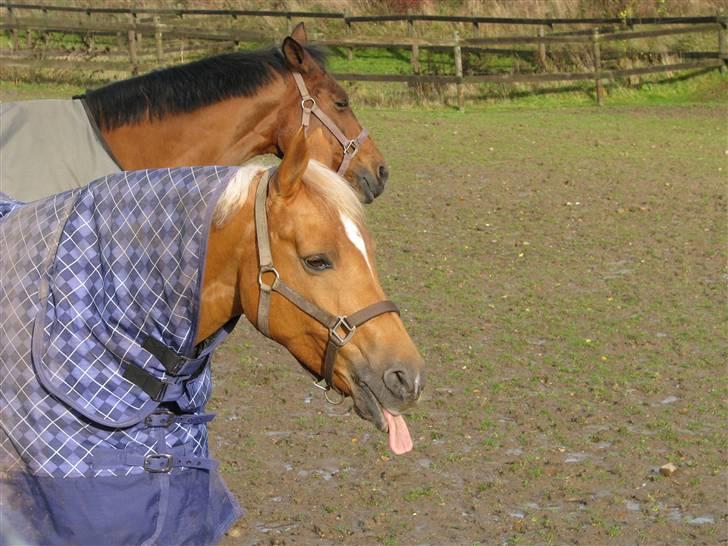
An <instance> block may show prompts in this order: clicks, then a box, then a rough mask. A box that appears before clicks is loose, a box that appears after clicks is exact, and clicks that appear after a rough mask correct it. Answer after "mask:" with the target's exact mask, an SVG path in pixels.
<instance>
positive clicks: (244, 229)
mask: <svg viewBox="0 0 728 546" xmlns="http://www.w3.org/2000/svg"><path fill="white" fill-rule="evenodd" d="M255 252H256V245H255V226H254V225H253V209H252V205H251V204H250V203H246V204H245V205H243V206H242V207H241V208H240V210H238V211H237V212H236V213H235V214H234V215H233V216H232V217H231V218H230V219H229V220H228V221H227V222H226V223H225V225H224V226H223V227H221V228H212V229H211V230H210V236H209V237H208V241H207V252H206V255H205V274H204V277H203V279H202V291H201V294H200V312H199V322H198V328H197V340H196V341H195V343H199V342H200V341H202V340H204V339H207V338H208V337H209V336H210V335H212V334H213V333H215V332H216V331H217V330H219V329H220V328H221V327H222V326H223V325H224V324H225V323H226V322H228V321H229V320H230V319H231V318H233V317H236V316H240V315H242V314H243V313H244V312H245V313H246V314H247V313H249V312H250V309H244V306H248V307H249V304H248V303H246V301H247V300H248V299H249V297H248V298H246V297H244V295H243V294H242V293H241V292H240V290H241V279H242V278H243V276H244V275H248V276H250V275H252V276H253V277H254V276H255V275H257V254H256V253H255ZM246 264H249V265H246ZM253 283H254V281H253ZM247 284H250V283H247Z"/></svg>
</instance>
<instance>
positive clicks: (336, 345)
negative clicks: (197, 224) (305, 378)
mask: <svg viewBox="0 0 728 546" xmlns="http://www.w3.org/2000/svg"><path fill="white" fill-rule="evenodd" d="M271 172H272V169H269V170H267V171H265V172H264V173H263V175H262V177H261V179H260V182H258V188H257V189H256V192H255V237H256V240H257V242H258V286H259V287H260V299H259V300H258V320H257V322H258V324H257V326H258V330H259V331H260V332H261V333H262V334H263V335H264V336H266V337H270V331H269V329H268V317H269V314H270V299H271V294H272V293H273V292H278V293H279V294H280V295H281V296H283V297H284V298H286V299H287V300H288V301H290V302H291V303H292V304H293V305H295V306H296V307H298V308H299V309H300V310H301V311H303V312H304V313H306V314H307V315H309V316H310V317H312V318H314V319H315V320H317V321H318V322H319V323H321V324H322V325H323V326H324V327H325V328H326V329H327V330H328V331H329V338H328V342H327V343H326V351H325V353H324V363H323V368H322V370H323V378H324V380H325V381H326V387H322V388H324V390H327V391H328V390H330V389H333V390H335V391H337V392H340V391H338V389H337V388H336V387H335V386H334V362H335V361H336V354H337V353H338V351H339V349H341V348H342V347H343V346H344V345H346V344H347V343H348V342H349V341H350V340H351V338H352V337H353V336H354V333H355V332H356V329H357V327H358V326H361V325H362V324H364V323H365V322H367V321H369V320H371V319H373V318H374V317H378V316H379V315H382V314H384V313H397V314H399V309H398V308H397V306H396V305H395V304H394V303H393V302H391V301H389V300H383V301H379V302H377V303H373V304H372V305H369V306H368V307H365V308H363V309H360V310H359V311H357V312H355V313H352V314H351V315H348V316H336V315H332V314H331V313H329V312H328V311H325V310H324V309H321V307H319V306H318V305H316V304H315V303H313V302H310V301H308V300H307V299H305V298H304V297H303V296H301V295H300V294H299V293H298V292H296V291H295V290H294V289H293V288H291V287H290V286H288V285H287V284H286V283H285V282H283V281H282V280H281V275H280V273H278V270H277V269H276V268H275V267H274V266H273V256H272V254H271V250H270V236H269V234H268V216H267V214H266V210H265V200H266V197H267V195H268V182H269V181H270V175H271ZM266 273H271V274H272V275H273V277H274V279H273V282H272V283H271V284H266V283H265V281H264V280H263V275H265V274H266ZM327 400H328V398H327ZM342 400H343V398H342Z"/></svg>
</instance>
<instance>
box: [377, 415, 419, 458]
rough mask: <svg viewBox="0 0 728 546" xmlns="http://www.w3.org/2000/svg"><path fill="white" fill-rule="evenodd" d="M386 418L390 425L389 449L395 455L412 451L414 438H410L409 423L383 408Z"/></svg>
mask: <svg viewBox="0 0 728 546" xmlns="http://www.w3.org/2000/svg"><path fill="white" fill-rule="evenodd" d="M382 413H384V418H385V419H386V420H387V424H388V425H389V449H391V450H392V452H393V453H394V454H395V455H402V454H404V453H407V452H408V451H411V450H412V438H411V437H410V433H409V430H408V429H407V423H405V422H404V417H402V416H401V415H392V414H391V413H389V412H388V411H387V410H385V409H384V408H382Z"/></svg>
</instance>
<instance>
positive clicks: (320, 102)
mask: <svg viewBox="0 0 728 546" xmlns="http://www.w3.org/2000/svg"><path fill="white" fill-rule="evenodd" d="M305 44H306V31H305V29H304V26H303V23H299V24H298V26H296V28H295V29H294V30H293V32H291V36H288V37H287V38H286V39H285V40H283V44H282V46H281V50H282V53H283V57H284V60H285V63H286V65H287V66H288V68H290V70H291V73H292V74H291V77H290V81H289V82H288V85H289V87H290V89H291V92H290V102H289V103H288V107H285V108H281V114H280V116H281V118H280V120H279V127H280V132H279V136H278V148H279V150H280V151H281V152H283V153H284V154H285V153H287V150H288V148H289V147H290V143H291V141H292V139H293V137H294V135H295V134H296V130H297V128H298V127H300V126H301V125H302V124H304V125H306V124H309V128H310V130H313V129H315V128H317V127H321V128H323V131H324V134H325V137H326V138H325V140H324V143H323V145H321V146H317V147H316V148H315V149H312V150H311V151H310V153H311V158H312V159H315V160H317V161H319V162H321V163H323V164H324V165H326V166H328V167H330V168H331V169H333V170H334V171H337V172H338V173H339V174H341V175H342V176H343V177H344V178H346V179H347V180H348V181H349V182H350V184H351V186H352V187H353V188H354V191H356V193H357V195H358V196H359V199H360V200H361V201H362V202H364V203H370V202H372V201H373V200H374V198H375V197H377V196H378V195H380V194H381V193H382V192H383V191H384V185H385V184H386V182H387V178H388V177H389V169H388V167H387V164H386V162H385V161H384V157H382V154H381V153H380V152H379V150H378V149H377V147H376V145H375V144H374V142H373V141H372V139H371V138H368V136H367V133H366V130H365V129H362V126H361V125H360V124H359V121H358V120H357V119H356V116H355V115H354V112H353V111H352V109H351V106H350V105H349V98H348V96H347V94H346V91H344V89H343V88H342V87H341V86H340V85H339V84H338V83H337V82H336V80H334V78H332V77H331V76H330V75H329V74H328V73H327V72H326V70H325V69H324V67H323V66H322V64H321V63H319V62H318V61H317V60H316V59H315V58H314V57H313V56H312V55H311V53H310V52H309V51H308V49H307V48H306V47H304V46H305Z"/></svg>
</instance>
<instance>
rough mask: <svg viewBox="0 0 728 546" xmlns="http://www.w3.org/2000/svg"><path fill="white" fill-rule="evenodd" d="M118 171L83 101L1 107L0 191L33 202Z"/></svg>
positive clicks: (55, 101) (45, 101)
mask: <svg viewBox="0 0 728 546" xmlns="http://www.w3.org/2000/svg"><path fill="white" fill-rule="evenodd" d="M120 170H121V169H120V168H119V165H118V164H117V163H116V161H115V160H114V158H113V157H112V155H111V153H110V151H109V150H108V148H107V146H106V143H105V142H104V141H103V138H102V137H101V134H100V133H99V130H98V128H97V127H96V124H95V123H94V122H93V121H91V118H90V117H89V116H88V115H87V113H86V109H85V107H84V103H83V101H80V100H37V101H27V102H10V103H4V104H0V192H3V193H6V194H8V195H10V196H11V197H13V198H15V199H18V200H20V201H26V202H27V201H35V200H36V199H41V198H43V197H48V196H49V195H53V194H55V193H60V192H62V191H66V190H69V189H73V188H78V187H82V186H85V185H86V184H88V183H89V182H91V181H92V180H95V179H97V178H100V177H102V176H105V175H107V174H111V173H117V172H119V171H120Z"/></svg>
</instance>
